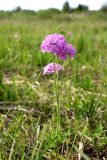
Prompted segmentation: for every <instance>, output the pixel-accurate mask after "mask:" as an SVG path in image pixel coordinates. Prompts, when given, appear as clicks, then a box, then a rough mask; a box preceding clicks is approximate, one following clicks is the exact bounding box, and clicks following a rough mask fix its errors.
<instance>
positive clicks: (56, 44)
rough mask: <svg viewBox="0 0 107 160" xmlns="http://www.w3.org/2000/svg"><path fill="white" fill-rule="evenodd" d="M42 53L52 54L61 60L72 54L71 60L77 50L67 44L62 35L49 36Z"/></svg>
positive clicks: (44, 42)
mask: <svg viewBox="0 0 107 160" xmlns="http://www.w3.org/2000/svg"><path fill="white" fill-rule="evenodd" d="M41 50H42V52H43V53H44V52H52V53H53V54H55V55H57V56H58V57H59V58H60V59H61V60H65V59H66V57H67V54H70V56H71V55H72V56H71V58H73V57H74V55H75V53H76V49H75V48H74V47H73V46H72V45H70V44H68V43H67V42H66V39H65V38H64V36H63V35H62V34H58V33H55V34H49V35H48V36H46V38H45V40H44V41H43V42H42V44H41Z"/></svg>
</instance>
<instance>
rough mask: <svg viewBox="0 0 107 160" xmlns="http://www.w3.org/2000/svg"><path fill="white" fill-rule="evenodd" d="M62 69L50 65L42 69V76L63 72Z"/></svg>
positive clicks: (52, 64)
mask: <svg viewBox="0 0 107 160" xmlns="http://www.w3.org/2000/svg"><path fill="white" fill-rule="evenodd" d="M63 69H64V68H63V67H62V66H61V65H60V64H56V63H50V64H48V65H47V66H45V67H44V69H43V75H45V74H52V73H54V72H58V71H61V70H63Z"/></svg>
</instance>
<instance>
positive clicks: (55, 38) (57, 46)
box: [41, 33, 76, 128]
mask: <svg viewBox="0 0 107 160" xmlns="http://www.w3.org/2000/svg"><path fill="white" fill-rule="evenodd" d="M41 50H42V52H43V53H46V52H47V53H52V54H54V55H56V57H57V62H58V58H59V59H60V60H63V61H64V60H66V59H67V55H70V58H74V56H75V53H76V49H75V48H74V47H73V46H72V44H69V43H67V41H66V39H65V37H64V36H63V35H62V34H57V33H55V34H49V35H48V36H46V38H45V39H44V41H43V42H42V44H41ZM53 57H55V56H53ZM53 60H54V59H53ZM63 69H64V68H63V67H62V66H61V65H60V64H58V63H53V62H52V63H50V64H48V65H47V66H45V67H44V69H43V75H46V74H52V73H54V72H55V73H56V74H54V82H53V103H54V106H56V107H54V109H53V110H54V122H56V120H57V128H59V127H60V106H61V105H60V94H59V93H60V92H59V87H58V86H59V84H58V72H59V71H61V70H63Z"/></svg>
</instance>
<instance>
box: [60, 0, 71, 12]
mask: <svg viewBox="0 0 107 160" xmlns="http://www.w3.org/2000/svg"><path fill="white" fill-rule="evenodd" d="M62 11H63V12H64V13H69V12H70V11H71V7H70V5H69V2H68V1H66V2H65V3H64V4H63V8H62Z"/></svg>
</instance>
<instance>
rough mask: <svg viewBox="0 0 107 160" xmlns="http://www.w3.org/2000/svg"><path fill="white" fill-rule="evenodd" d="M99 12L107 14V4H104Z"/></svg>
mask: <svg viewBox="0 0 107 160" xmlns="http://www.w3.org/2000/svg"><path fill="white" fill-rule="evenodd" d="M100 10H101V11H104V12H107V4H104V5H103V6H102V7H101V9H100Z"/></svg>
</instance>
